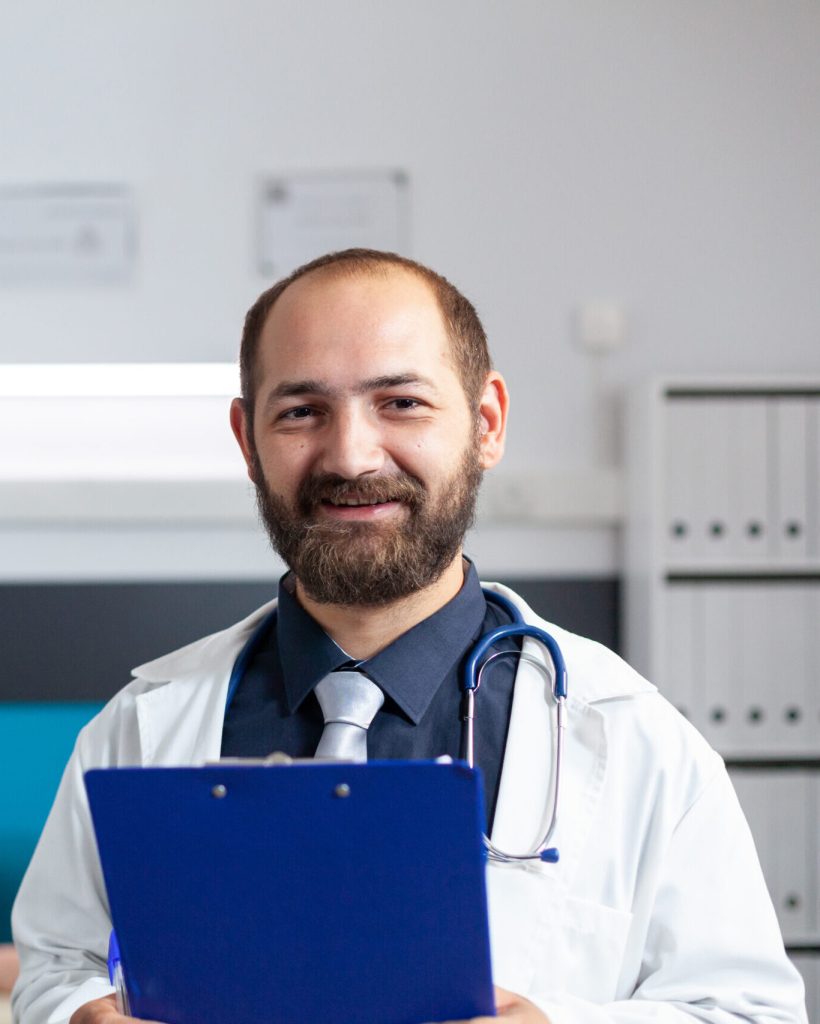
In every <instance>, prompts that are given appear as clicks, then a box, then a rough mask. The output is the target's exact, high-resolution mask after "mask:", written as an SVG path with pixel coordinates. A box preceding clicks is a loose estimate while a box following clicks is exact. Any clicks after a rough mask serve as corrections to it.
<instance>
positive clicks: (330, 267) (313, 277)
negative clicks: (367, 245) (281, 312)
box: [262, 259, 447, 329]
mask: <svg viewBox="0 0 820 1024" xmlns="http://www.w3.org/2000/svg"><path fill="white" fill-rule="evenodd" d="M399 276H404V277H411V278H413V279H414V280H416V281H418V282H419V283H420V284H422V285H424V290H425V291H426V292H427V294H428V295H429V296H430V298H431V299H432V300H433V303H434V305H435V306H436V308H437V309H438V311H439V313H440V314H441V318H442V321H444V326H445V328H446V327H447V323H446V318H445V316H444V310H443V309H442V306H441V302H440V301H439V297H438V294H437V292H436V289H435V287H434V285H433V282H432V281H431V280H430V278H429V277H428V276H427V275H426V274H425V273H424V271H423V270H422V269H418V268H416V267H414V266H412V265H407V264H404V263H398V262H394V261H392V260H384V259H379V260H376V259H358V260H338V261H337V262H335V263H326V264H325V265H324V266H321V267H314V268H313V269H312V270H308V271H306V272H305V273H304V274H300V276H299V277H297V278H295V279H294V280H293V281H290V282H289V283H288V284H287V285H286V286H285V287H284V288H283V289H282V291H281V292H280V293H279V294H278V295H277V297H276V300H275V301H274V302H273V303H272V305H271V307H270V309H269V310H268V312H267V315H266V317H265V320H264V323H263V325H262V327H263V329H264V326H265V324H267V321H268V317H270V315H271V313H272V312H273V311H274V309H276V307H277V306H278V305H279V302H280V301H281V300H282V299H283V298H284V297H285V296H286V295H287V294H288V292H291V291H292V290H293V289H294V288H295V287H296V286H297V285H301V284H304V285H305V287H308V286H309V285H311V284H320V283H321V282H322V281H334V280H338V279H341V278H349V279H350V280H354V279H356V278H381V279H382V280H388V279H389V278H391V277H399Z"/></svg>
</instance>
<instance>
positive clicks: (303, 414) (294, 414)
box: [278, 405, 316, 420]
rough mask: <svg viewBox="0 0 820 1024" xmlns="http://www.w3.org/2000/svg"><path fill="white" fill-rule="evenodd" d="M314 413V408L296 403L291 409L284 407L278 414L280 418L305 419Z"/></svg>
mask: <svg viewBox="0 0 820 1024" xmlns="http://www.w3.org/2000/svg"><path fill="white" fill-rule="evenodd" d="M315 415H316V410H315V409H314V408H313V407H312V406H310V405H297V406H295V407H294V408H293V409H285V411H284V412H282V413H280V414H279V417H278V418H279V419H280V420H306V419H309V418H310V417H311V416H315Z"/></svg>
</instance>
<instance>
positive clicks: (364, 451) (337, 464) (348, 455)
mask: <svg viewBox="0 0 820 1024" xmlns="http://www.w3.org/2000/svg"><path fill="white" fill-rule="evenodd" d="M324 435H325V436H324V445H323V448H322V452H321V456H320V460H319V466H318V468H319V469H320V470H321V471H322V472H324V473H334V474H336V475H337V476H341V477H344V478H345V479H346V480H355V479H356V477H359V476H365V475H367V474H368V473H378V472H379V471H380V470H381V469H382V468H383V467H384V464H385V461H386V455H385V451H384V447H383V439H382V435H381V431H380V429H379V424H378V422H377V421H376V420H375V418H374V417H373V416H371V415H369V414H368V410H367V409H363V408H361V407H360V406H357V405H351V406H349V407H345V408H344V409H340V410H337V411H336V412H335V413H334V415H333V417H332V419H331V420H330V422H329V423H328V425H327V427H326V429H325V431H324Z"/></svg>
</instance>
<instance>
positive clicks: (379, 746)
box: [13, 250, 805, 1024]
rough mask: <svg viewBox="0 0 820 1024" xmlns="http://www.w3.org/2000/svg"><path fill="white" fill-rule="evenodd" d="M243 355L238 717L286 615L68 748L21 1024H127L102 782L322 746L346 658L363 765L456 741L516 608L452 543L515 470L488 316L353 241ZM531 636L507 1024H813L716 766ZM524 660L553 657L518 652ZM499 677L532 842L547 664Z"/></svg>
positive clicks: (581, 647)
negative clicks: (481, 495) (544, 850)
mask: <svg viewBox="0 0 820 1024" xmlns="http://www.w3.org/2000/svg"><path fill="white" fill-rule="evenodd" d="M241 368H242V391H243V395H242V398H241V399H237V400H236V401H235V402H234V404H233V408H232V411H231V423H232V426H233V430H234V433H235V434H236V437H237V440H238V442H239V444H240V446H241V449H242V453H243V455H244V457H245V460H246V462H247V465H248V473H249V475H250V478H251V480H252V481H253V483H254V484H255V486H256V488H257V492H258V500H259V508H260V513H261V516H262V518H263V520H264V522H265V525H266V527H267V529H268V532H269V534H270V537H271V540H272V543H273V544H274V546H275V547H276V549H277V550H278V551H279V552H280V553H281V554H282V556H283V558H284V559H285V561H286V562H287V564H288V565H289V567H290V570H291V572H290V573H289V574H288V576H286V577H285V578H284V579H283V581H282V583H281V584H280V590H279V612H278V617H277V620H276V621H277V625H276V627H275V629H272V630H271V632H270V635H269V636H268V637H267V638H266V639H265V642H264V643H263V645H262V647H261V648H260V650H259V651H258V652H257V654H256V655H255V656H254V658H253V659H252V660H251V663H250V664H249V666H248V670H247V672H246V673H245V675H244V677H243V681H242V682H241V683H240V686H239V689H238V690H237V692H236V694H235V696H234V698H233V700H232V701H231V703H230V706H229V707H228V710H227V713H226V711H225V706H226V694H227V688H228V678H229V676H230V674H231V670H232V667H233V665H234V663H235V661H236V658H237V655H238V653H239V651H240V650H241V649H242V648H243V646H244V644H245V643H246V641H247V639H248V637H249V636H250V635H251V634H252V633H253V631H254V629H255V627H256V625H257V624H258V623H259V621H260V620H261V619H262V617H263V616H264V615H265V614H266V612H267V611H268V609H269V608H270V607H271V606H267V607H266V608H263V609H260V610H259V611H258V612H256V613H254V614H253V615H252V616H250V617H249V618H248V619H247V620H245V621H244V622H241V623H239V624H237V625H236V626H233V627H231V628H229V629H227V630H225V631H224V632H223V633H219V634H216V635H214V636H212V637H208V638H206V639H204V640H202V641H199V642H197V643H195V644H192V645H190V646H189V647H187V648H184V649H183V650H182V651H179V652H176V653H174V654H172V655H169V656H167V657H165V658H162V659H160V660H159V661H156V662H153V663H151V664H149V665H145V666H142V667H141V668H139V669H136V670H135V676H136V678H135V679H134V680H133V681H132V682H131V683H130V684H129V686H127V687H126V688H125V689H124V690H123V691H122V692H121V693H120V694H119V695H118V696H117V697H115V698H114V699H113V700H112V701H111V702H110V703H109V704H108V705H107V707H106V708H105V709H104V710H103V711H102V713H101V714H100V715H99V716H98V718H97V719H95V720H94V721H93V722H92V723H91V724H90V725H89V726H88V727H87V728H86V729H85V730H84V731H83V733H82V734H81V735H80V737H79V739H78V742H77V747H76V750H75V752H74V755H73V756H72V759H71V761H70V763H69V766H68V768H67V769H66V774H65V777H64V779H63V782H62V785H61V788H60V791H59V793H58V796H57V799H56V801H55V805H54V808H53V810H52V813H51V815H50V817H49V821H48V823H47V825H46V828H45V830H44V833H43V836H42V839H41V842H40V844H39V846H38V849H37V852H36V853H35V856H34V858H33V861H32V864H31V866H30V868H29V871H28V873H27V875H26V878H25V880H24V882H23V885H22V887H21V890H20V894H19V897H18V900H17V903H16V905H15V909H14V915H13V923H14V932H15V939H16V942H17V944H18V948H19V950H20V954H21V959H22V974H21V979H20V982H19V984H18V986H17V988H16V990H15V995H14V1008H15V1014H16V1019H17V1020H18V1021H19V1022H20V1024H46V1022H47V1021H48V1022H57V1021H67V1020H69V1018H70V1021H71V1024H123V1021H124V1020H126V1018H123V1017H122V1016H121V1015H119V1014H118V1012H117V1010H116V1007H115V1004H114V1000H113V997H112V996H111V995H110V991H111V990H110V987H109V986H108V984H107V979H106V977H105V947H106V942H107V936H108V932H109V929H110V920H109V917H108V911H107V905H106V900H105V892H104V885H103V882H102V878H101V875H100V869H99V864H98V861H97V855H96V849H95V843H94V837H93V832H92V828H91V824H90V820H89V815H88V808H87V804H86V800H85V795H84V789H83V784H82V773H83V772H84V771H85V770H87V769H88V768H90V767H92V766H103V765H112V764H146V765H170V764H185V763H197V762H200V761H203V760H205V759H210V758H214V757H218V756H219V755H220V753H237V752H244V753H266V752H268V751H269V750H271V749H273V748H278V749H286V750H288V751H289V752H291V753H295V754H311V753H312V752H313V751H314V750H315V745H316V742H317V740H318V737H319V735H320V734H321V731H322V719H321V715H320V712H319V708H318V704H317V702H316V699H315V696H314V694H313V693H312V692H311V688H312V686H313V684H314V683H315V682H316V681H317V679H318V677H319V676H322V675H323V674H325V673H326V672H328V671H330V670H331V669H334V668H338V667H339V666H340V665H343V664H344V663H346V662H348V661H349V660H353V661H354V662H357V663H358V662H363V663H364V666H363V667H364V668H365V669H366V670H368V673H369V674H371V676H372V678H373V679H374V680H375V681H376V682H377V683H378V684H379V685H380V686H381V687H382V689H383V691H384V694H385V699H384V705H383V706H382V709H381V710H380V711H378V712H377V714H376V717H375V719H374V720H373V723H372V725H371V727H370V730H369V731H368V747H369V752H370V755H371V756H374V755H375V756H386V755H387V756H389V755H391V754H392V755H393V756H398V755H401V756H407V755H408V754H409V755H410V756H417V757H424V756H436V755H439V754H441V753H455V752H457V749H458V734H459V723H458V715H457V708H458V695H457V691H458V687H457V681H456V674H457V669H458V664H459V662H460V661H461V660H462V658H463V656H464V652H465V651H466V650H467V649H468V648H469V646H470V645H471V643H472V642H473V640H474V639H475V637H476V636H477V635H478V634H479V633H481V632H483V631H484V629H485V628H486V626H487V625H488V624H490V625H494V624H496V619H494V616H498V615H499V614H500V613H499V612H498V610H497V609H495V606H492V607H491V605H490V604H489V603H487V602H486V601H485V600H484V598H483V595H482V594H481V590H480V587H479V584H478V581H477V577H476V574H475V570H474V569H473V568H472V566H471V564H470V563H469V562H468V561H466V560H465V559H464V557H463V554H462V543H463V538H464V535H465V532H466V530H467V529H468V527H469V525H470V523H471V521H472V517H473V511H474V506H475V499H476V494H477V490H478V486H479V483H480V480H481V476H482V474H483V472H484V471H485V470H488V469H491V468H492V467H493V466H495V465H496V464H497V463H498V461H499V460H500V459H501V456H502V453H503V450H504V435H505V427H506V420H507V409H508V396H507V389H506V387H505V384H504V381H503V379H502V377H501V376H500V374H498V373H497V372H495V371H494V370H493V369H492V368H491V365H490V361H489V356H488V354H487V347H486V340H485V338H484V333H483V330H482V328H481V324H480V322H479V320H478V318H477V316H476V314H475V311H474V309H473V308H472V306H471V305H470V304H469V303H468V302H467V301H466V300H465V299H464V298H463V297H462V296H461V295H460V294H459V293H458V292H457V291H456V290H455V289H454V288H453V287H452V286H451V285H450V284H449V283H448V282H447V281H445V280H444V279H443V278H440V277H439V276H438V275H436V274H434V273H433V272H432V271H429V270H428V269H426V268H424V267H421V266H419V265H417V264H412V263H410V262H408V261H405V260H402V259H400V258H398V257H394V256H391V255H388V254H381V253H374V252H367V251H358V250H351V251H348V252H345V253H341V254H336V255H334V256H331V257H326V258H324V259H322V260H319V261H316V262H315V263H314V264H311V265H308V266H307V267H306V268H302V269H301V270H299V271H297V272H295V274H293V275H292V276H291V278H289V279H288V280H286V281H285V282H283V283H280V284H279V285H277V286H274V288H272V289H270V290H269V291H268V292H266V293H264V294H263V295H262V296H261V297H260V299H259V300H258V301H257V303H256V304H255V305H254V307H253V308H252V309H251V311H250V312H249V314H248V317H247V320H246V324H245V332H244V336H243V344H242V354H241ZM544 441H546V442H548V439H544ZM541 443H542V442H541V441H540V440H539V441H537V442H536V444H541ZM499 589H501V590H503V588H499ZM504 593H506V595H507V596H508V597H510V598H511V599H512V600H513V601H515V602H516V603H517V604H518V605H519V606H520V608H521V609H522V611H523V613H524V615H525V617H526V618H527V619H528V620H529V621H531V622H534V623H537V624H541V620H540V619H538V618H537V616H535V615H534V613H533V612H532V611H531V610H530V609H529V608H527V607H526V606H525V605H524V604H523V602H521V601H520V599H519V598H517V597H516V595H514V594H511V593H510V592H509V591H504ZM543 625H544V627H545V628H548V629H549V630H550V631H551V632H552V633H553V634H554V635H555V636H556V638H557V639H558V641H559V643H560V644H561V646H562V648H563V652H564V656H565V658H566V661H567V665H568V671H569V679H570V697H569V701H568V728H567V736H566V756H565V765H564V780H563V787H564V788H563V801H562V815H561V818H560V821H559V826H558V830H557V832H556V835H555V843H556V845H557V846H558V847H559V848H560V850H561V861H560V863H559V864H557V865H548V864H537V865H530V866H521V865H509V864H492V865H491V866H490V867H489V869H488V876H489V877H488V888H489V898H490V918H491V932H492V949H493V966H494V975H495V978H496V981H497V982H498V984H500V985H502V986H504V987H503V989H499V990H498V995H497V1002H498V1012H499V1014H500V1015H501V1016H503V1017H506V1018H508V1019H509V1020H510V1021H517V1022H520V1024H543V1022H545V1021H549V1022H552V1024H639V1022H645V1021H650V1020H651V1021H656V1022H659V1024H660V1022H664V1024H692V1022H694V1021H709V1022H712V1024H730V1022H735V1024H740V1022H741V1021H743V1022H746V1024H748V1022H757V1024H764V1022H766V1024H772V1022H775V1021H777V1022H803V1021H805V1012H804V1010H803V1003H802V985H801V982H800V980H799V976H798V975H797V974H796V972H795V971H794V969H793V968H792V967H791V966H790V964H789V963H788V961H787V959H786V957H785V954H784V951H783V945H782V941H781V939H780V935H779V932H778V927H777V923H776V920H775V916H774V912H773V910H772V907H771V904H770V901H769V899H768V896H767V894H766V890H765V886H764V883H763V880H762V877H761V873H760V869H759V866H758V863H757V859H756V856H755V852H754V849H753V845H752V841H751V838H750V835H749V832H748V829H747V827H746V824H745V822H744V820H743V816H742V814H741V812H740V810H739V807H738V804H737V801H736V799H735V797H734V794H733V792H732V789H731V786H730V784H729V781H728V779H727V776H726V773H725V770H724V768H723V765H722V763H721V761H720V759H719V758H718V757H717V755H716V754H715V753H714V752H713V751H711V750H710V749H709V747H708V746H707V745H706V743H705V742H704V741H703V740H702V739H701V738H700V737H699V736H698V735H697V734H696V733H695V732H694V731H693V730H692V729H691V727H690V726H689V725H688V724H687V723H686V722H685V721H684V720H683V719H681V718H680V716H678V715H677V713H676V712H675V711H674V710H673V709H672V708H671V707H670V706H669V705H668V704H667V703H666V702H665V701H664V700H663V699H662V698H661V697H660V696H659V695H658V693H657V691H656V690H655V688H654V687H653V686H651V685H650V684H649V683H647V682H646V681H645V680H643V679H641V678H640V677H639V676H637V675H636V674H635V673H634V672H633V671H632V670H631V669H630V668H629V667H628V666H626V665H625V664H624V663H623V662H622V661H620V660H619V659H618V658H617V657H616V656H615V655H613V654H612V653H610V652H609V651H607V650H605V649H604V648H601V647H600V646H598V645H596V644H593V643H591V642H589V641H586V640H583V639H581V638H579V637H574V636H571V635H569V634H567V633H565V632H563V631H562V630H560V629H558V628H557V627H555V626H548V625H547V624H543ZM525 651H526V652H527V653H529V654H532V656H533V657H535V658H542V659H543V654H542V653H541V652H540V650H539V648H538V647H537V645H533V646H532V648H530V646H529V642H528V641H527V642H525ZM419 659H420V660H419ZM503 663H504V664H506V663H508V664H509V666H510V667H509V668H507V669H506V670H504V669H499V672H498V673H497V675H495V676H494V677H493V679H492V680H490V682H489V683H488V686H487V687H486V690H485V691H482V698H483V699H484V705H483V708H482V710H481V711H480V716H481V715H483V716H484V718H483V722H484V724H483V725H482V726H481V728H482V729H483V730H484V731H483V732H481V733H480V734H479V742H478V750H477V752H478V758H479V763H480V764H481V765H482V768H483V769H484V772H485V775H486V778H487V795H488V816H489V818H490V819H491V821H492V836H493V840H494V842H495V843H496V845H498V846H500V847H501V848H503V849H506V850H511V851H517V852H525V851H527V850H529V849H531V848H532V847H533V846H534V845H535V844H536V843H537V842H538V839H539V837H540V835H541V833H542V832H543V825H544V821H543V819H544V816H545V814H546V813H547V809H548V807H549V802H550V801H549V797H550V784H551V780H550V764H551V756H550V749H551V743H552V739H551V737H552V730H551V714H552V705H551V700H550V696H549V686H548V684H547V683H546V682H545V678H544V674H543V673H542V672H541V671H539V670H538V668H536V667H534V666H533V665H532V664H531V663H530V662H529V661H528V660H523V659H522V661H521V663H520V665H519V667H518V668H517V669H515V667H514V659H512V658H508V659H504V660H503ZM500 664H502V663H500ZM418 665H421V666H422V670H419V669H418V668H417V666H418ZM513 684H514V685H513ZM305 691H307V692H305ZM226 927H229V923H227V922H226ZM466 952H467V955H469V951H466ZM226 1024H232V1022H226Z"/></svg>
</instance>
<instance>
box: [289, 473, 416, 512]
mask: <svg viewBox="0 0 820 1024" xmlns="http://www.w3.org/2000/svg"><path fill="white" fill-rule="evenodd" d="M425 494H426V491H425V487H424V485H423V484H422V482H421V481H420V480H418V479H417V478H416V477H414V476H411V474H410V473H396V474H392V475H389V476H375V477H361V478H360V479H357V480H348V479H346V478H345V477H343V476H338V475H337V474H335V473H320V474H317V475H315V476H311V477H307V478H306V479H305V480H303V481H302V483H301V484H300V486H299V490H298V493H297V503H298V505H299V508H300V510H301V512H302V513H303V514H305V515H308V514H309V513H311V512H312V511H313V510H314V509H315V508H316V507H317V506H318V505H320V504H321V503H322V502H323V501H330V502H332V503H334V504H338V503H340V502H342V501H346V500H350V499H355V500H357V501H359V502H365V503H375V502H384V501H401V502H403V503H404V504H406V505H408V506H409V507H410V508H411V509H415V508H418V507H419V506H420V505H421V504H422V503H423V501H424V498H425Z"/></svg>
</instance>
